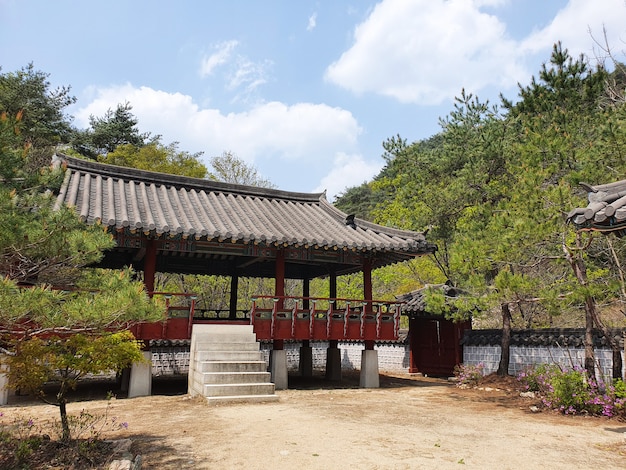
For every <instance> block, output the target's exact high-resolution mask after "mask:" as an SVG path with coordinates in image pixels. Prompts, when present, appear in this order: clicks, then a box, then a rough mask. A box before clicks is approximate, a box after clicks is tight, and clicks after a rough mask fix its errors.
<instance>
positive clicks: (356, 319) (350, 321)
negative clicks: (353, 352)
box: [346, 310, 363, 339]
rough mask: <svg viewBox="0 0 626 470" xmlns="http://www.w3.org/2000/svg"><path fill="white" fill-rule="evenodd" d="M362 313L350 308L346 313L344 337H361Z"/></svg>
mask: <svg viewBox="0 0 626 470" xmlns="http://www.w3.org/2000/svg"><path fill="white" fill-rule="evenodd" d="M362 315H363V313H362V312H361V311H359V310H351V311H350V312H349V313H348V317H347V323H346V339H361V318H362Z"/></svg>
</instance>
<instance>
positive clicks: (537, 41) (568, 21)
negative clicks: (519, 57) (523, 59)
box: [520, 0, 626, 59]
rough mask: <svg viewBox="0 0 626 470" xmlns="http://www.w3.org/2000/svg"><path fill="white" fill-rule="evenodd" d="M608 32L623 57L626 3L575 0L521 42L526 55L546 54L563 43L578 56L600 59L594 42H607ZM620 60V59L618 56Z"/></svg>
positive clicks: (613, 46) (611, 0)
mask: <svg viewBox="0 0 626 470" xmlns="http://www.w3.org/2000/svg"><path fill="white" fill-rule="evenodd" d="M603 30H606V35H607V40H608V43H609V46H610V47H611V48H613V49H614V51H615V53H616V54H617V55H618V56H621V55H622V51H623V50H624V44H625V40H626V4H625V2H624V0H594V1H593V2H589V1H588V0H571V1H570V2H569V3H568V4H567V5H566V6H565V8H563V9H561V10H560V11H559V12H558V13H557V15H556V16H555V18H554V19H553V20H552V22H551V23H550V24H549V25H548V26H546V27H545V28H543V29H541V30H539V31H534V32H533V33H532V34H530V35H529V36H528V38H526V39H525V40H524V41H522V43H521V47H520V49H521V51H522V52H526V53H537V52H545V51H546V50H549V49H551V48H552V46H553V45H554V43H556V42H557V41H561V43H562V44H563V46H564V47H565V48H567V49H568V50H569V51H570V54H571V55H573V56H574V57H576V56H578V55H579V54H581V53H582V54H585V55H586V56H588V57H590V58H592V59H593V58H594V57H595V56H596V52H597V51H598V48H597V46H595V50H594V39H595V40H596V41H599V42H600V43H601V44H603V43H604V32H603ZM618 59H619V57H618Z"/></svg>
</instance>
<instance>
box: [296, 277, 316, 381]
mask: <svg viewBox="0 0 626 470" xmlns="http://www.w3.org/2000/svg"><path fill="white" fill-rule="evenodd" d="M310 295H311V283H310V280H309V279H308V278H304V279H302V297H304V298H303V299H302V310H308V309H309V306H310V305H309V299H308V297H309V296H310ZM310 334H313V332H312V331H311V332H310ZM298 370H299V371H300V375H301V376H302V377H312V376H313V348H312V347H311V342H310V341H309V340H308V339H304V340H302V346H300V363H299V364H298Z"/></svg>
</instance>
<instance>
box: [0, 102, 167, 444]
mask: <svg viewBox="0 0 626 470" xmlns="http://www.w3.org/2000/svg"><path fill="white" fill-rule="evenodd" d="M20 125H21V122H20V120H19V119H13V118H11V117H10V116H9V115H8V114H6V113H5V114H3V115H2V118H1V119H0V162H2V165H1V166H0V168H1V170H2V172H1V174H2V179H1V180H0V277H1V278H2V280H1V281H0V352H3V353H5V354H8V356H9V359H8V363H9V384H10V386H14V387H19V388H21V389H23V390H27V391H30V392H33V393H36V394H37V395H38V396H40V397H43V385H44V383H45V382H47V381H49V380H52V379H56V380H57V383H58V385H59V387H58V391H57V394H56V404H57V405H58V406H59V409H60V414H61V423H62V427H63V439H70V437H71V436H70V428H69V421H68V417H67V412H66V403H67V392H68V391H69V390H70V389H71V388H72V387H73V386H75V384H76V380H78V379H79V378H80V377H82V376H84V374H86V373H89V372H102V371H104V370H119V369H120V368H123V367H127V366H128V365H129V363H130V362H132V361H134V360H136V359H137V358H138V357H140V349H139V345H138V344H137V342H136V341H135V340H134V338H132V335H130V336H129V334H127V333H117V334H116V333H115V332H119V331H122V332H123V331H124V330H126V329H127V328H128V326H129V325H131V324H132V323H133V322H137V321H142V320H150V319H158V318H162V316H163V313H164V309H163V308H162V306H159V305H158V304H156V303H155V302H153V301H152V300H151V299H149V298H148V296H147V294H146V292H145V291H144V287H143V284H142V283H141V282H139V281H136V280H134V276H132V273H130V272H129V271H123V272H110V271H104V270H95V269H90V268H88V266H89V265H91V264H93V263H96V262H97V261H98V260H100V259H101V257H102V251H103V250H105V249H107V248H110V247H111V246H112V244H113V241H112V238H111V236H110V235H109V234H107V233H105V232H104V231H103V230H102V228H101V227H99V226H87V225H85V224H84V223H82V222H81V221H80V220H79V219H78V217H77V215H76V214H75V212H74V211H73V210H72V209H70V208H67V207H55V206H54V203H55V201H54V197H53V196H52V194H53V192H54V190H55V189H57V188H58V187H59V184H60V181H61V177H62V173H61V170H60V169H53V168H51V167H50V166H48V167H45V168H40V169H39V171H38V172H36V173H35V174H34V175H30V176H28V177H26V176H25V175H27V174H28V173H29V172H28V171H27V170H26V166H27V164H28V163H29V152H28V146H26V147H24V145H23V143H22V142H21V141H20V139H16V133H17V134H19V131H20ZM16 144H17V145H16Z"/></svg>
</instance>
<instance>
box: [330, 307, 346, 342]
mask: <svg viewBox="0 0 626 470" xmlns="http://www.w3.org/2000/svg"><path fill="white" fill-rule="evenodd" d="M345 317H346V314H345V312H343V311H339V312H332V313H331V314H330V332H329V333H328V339H336V340H340V339H345V337H346V336H345V332H344V328H345Z"/></svg>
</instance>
